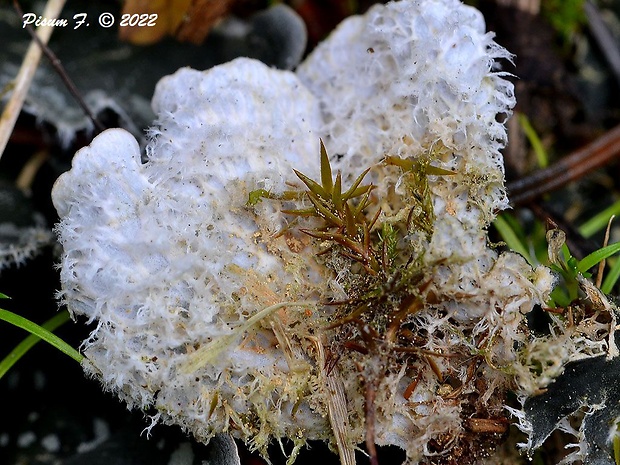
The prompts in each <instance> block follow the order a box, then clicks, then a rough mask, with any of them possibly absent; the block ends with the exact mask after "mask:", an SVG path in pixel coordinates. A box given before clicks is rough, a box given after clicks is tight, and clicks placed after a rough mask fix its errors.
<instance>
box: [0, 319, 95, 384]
mask: <svg viewBox="0 0 620 465" xmlns="http://www.w3.org/2000/svg"><path fill="white" fill-rule="evenodd" d="M0 320H4V321H6V322H8V323H11V324H12V325H15V326H18V327H20V328H22V329H25V330H26V331H28V332H30V333H31V334H30V336H28V337H27V338H26V339H24V340H23V341H22V342H21V343H20V344H18V345H17V346H16V347H15V348H14V349H13V350H12V351H11V353H9V355H7V356H6V357H5V358H4V359H3V360H1V361H0V378H2V377H3V376H4V375H5V373H6V372H7V371H8V370H9V369H10V368H11V367H12V366H13V365H14V364H15V363H16V362H17V361H18V360H19V359H20V358H21V357H23V356H24V354H26V352H28V351H29V350H30V349H31V348H32V347H33V346H34V345H35V344H36V343H37V342H39V341H40V340H41V339H43V340H44V341H46V342H48V343H50V344H51V345H53V346H54V347H56V348H57V349H58V350H60V351H61V352H63V353H64V354H66V355H68V356H69V357H71V358H72V359H74V360H75V361H77V362H78V363H82V361H83V360H84V356H83V355H82V354H80V353H79V352H78V351H77V350H75V349H74V348H73V347H71V346H70V345H69V344H67V343H66V342H65V341H63V340H62V339H60V338H59V337H58V336H56V335H55V334H53V333H52V331H54V330H55V329H56V328H58V327H59V326H61V325H62V324H64V323H66V322H67V321H68V320H69V312H68V311H67V310H63V311H62V312H60V313H59V314H58V315H55V316H54V317H53V318H50V319H49V320H48V321H46V322H45V323H44V324H43V326H39V325H37V324H36V323H33V322H32V321H30V320H28V319H26V318H24V317H21V316H19V315H17V314H15V313H13V312H9V311H8V310H3V309H0Z"/></svg>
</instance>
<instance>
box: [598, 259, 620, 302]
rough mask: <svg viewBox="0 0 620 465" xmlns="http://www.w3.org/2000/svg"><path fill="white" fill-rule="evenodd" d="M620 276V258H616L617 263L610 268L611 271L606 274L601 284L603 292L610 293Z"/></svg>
mask: <svg viewBox="0 0 620 465" xmlns="http://www.w3.org/2000/svg"><path fill="white" fill-rule="evenodd" d="M618 278H620V260H616V263H614V264H613V266H612V267H611V268H610V269H609V272H608V273H607V275H606V276H605V280H604V281H603V284H602V285H601V292H602V293H603V294H610V293H611V291H612V289H613V288H614V286H615V285H616V283H617V282H618Z"/></svg>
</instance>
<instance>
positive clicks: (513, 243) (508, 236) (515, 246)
mask: <svg viewBox="0 0 620 465" xmlns="http://www.w3.org/2000/svg"><path fill="white" fill-rule="evenodd" d="M493 226H495V229H497V232H498V233H499V235H500V236H501V238H502V239H503V241H504V242H505V243H506V245H507V246H508V247H510V249H511V250H513V251H515V252H517V253H519V254H521V255H523V257H524V258H525V259H526V260H527V262H528V263H529V264H530V265H532V266H534V263H533V261H532V257H531V256H530V253H529V251H528V249H527V247H526V246H525V244H523V242H521V240H520V239H519V237H518V236H517V234H516V233H515V231H514V229H512V228H511V227H510V225H509V224H508V221H506V219H505V218H504V216H503V215H498V216H497V218H495V221H494V222H493Z"/></svg>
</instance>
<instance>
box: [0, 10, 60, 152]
mask: <svg viewBox="0 0 620 465" xmlns="http://www.w3.org/2000/svg"><path fill="white" fill-rule="evenodd" d="M64 5H65V0H48V2H47V4H46V5H45V9H44V10H43V14H42V15H41V16H43V17H45V18H58V17H59V16H60V12H61V11H62V9H63V7H64ZM53 30H54V28H53V27H52V26H42V27H38V28H37V32H36V34H37V37H39V40H40V41H41V42H42V43H43V44H47V42H48V41H49V39H50V36H51V35H52V31H53ZM41 55H43V51H42V50H41V47H40V46H39V44H37V43H36V41H35V40H34V39H33V40H32V41H31V42H30V46H29V47H28V51H27V52H26V56H25V57H24V61H23V62H22V66H21V68H20V69H19V73H18V74H17V77H16V78H15V86H14V88H13V95H11V98H10V99H9V101H8V103H7V104H6V107H5V108H4V111H3V112H2V116H0V158H1V157H2V154H3V153H4V149H5V148H6V145H7V143H8V142H9V138H10V137H11V133H12V132H13V128H14V127H15V122H16V121H17V117H18V116H19V113H20V112H21V109H22V106H23V105H24V100H25V98H26V94H27V93H28V89H29V88H30V84H31V83H32V79H33V77H34V73H35V71H36V70H37V67H38V66H39V61H40V60H41Z"/></svg>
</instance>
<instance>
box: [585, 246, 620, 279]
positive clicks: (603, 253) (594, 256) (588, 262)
mask: <svg viewBox="0 0 620 465" xmlns="http://www.w3.org/2000/svg"><path fill="white" fill-rule="evenodd" d="M618 251H620V242H616V243H615V244H611V245H608V246H607V247H602V248H600V249H598V250H595V251H594V252H592V253H591V254H590V255H588V256H587V257H585V258H584V259H583V260H581V261H580V262H579V263H578V264H577V271H579V272H580V273H585V272H586V271H588V270H589V269H590V268H592V267H593V266H594V265H596V264H597V263H599V262H600V261H601V260H605V259H606V258H608V257H611V256H612V255H613V254H615V253H616V252H618Z"/></svg>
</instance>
